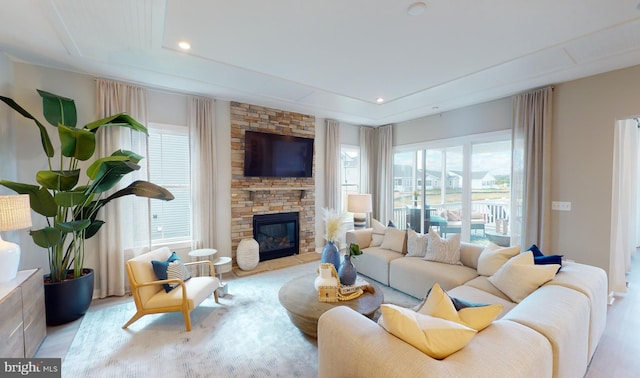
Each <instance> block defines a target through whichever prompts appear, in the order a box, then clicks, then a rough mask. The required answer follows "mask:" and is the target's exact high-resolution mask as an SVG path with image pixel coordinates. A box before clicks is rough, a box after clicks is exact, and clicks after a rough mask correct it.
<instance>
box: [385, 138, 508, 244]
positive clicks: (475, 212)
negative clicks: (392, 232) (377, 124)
mask: <svg viewBox="0 0 640 378" xmlns="http://www.w3.org/2000/svg"><path fill="white" fill-rule="evenodd" d="M393 169H394V178H395V179H394V183H395V193H394V219H395V220H396V221H397V222H398V223H399V227H400V228H404V227H411V228H413V229H415V230H418V231H421V232H426V231H427V228H428V227H432V228H433V229H434V230H435V231H437V232H439V233H440V235H443V236H447V235H448V234H452V233H460V234H462V237H463V240H466V241H472V242H478V243H486V242H487V240H488V238H489V239H490V237H491V236H492V235H495V233H501V234H502V233H504V229H503V228H500V227H499V225H500V224H504V223H505V221H506V223H507V224H508V217H509V205H510V191H511V135H510V133H508V132H497V133H488V134H482V135H474V136H469V137H464V138H455V139H451V140H441V141H437V142H431V143H423V144H420V145H412V146H403V147H399V148H397V149H396V151H394V168H393ZM401 182H402V185H400V183H401ZM422 182H424V183H425V185H424V186H422V185H421V183H422ZM414 188H415V189H414ZM451 213H453V214H451ZM465 215H466V216H465Z"/></svg>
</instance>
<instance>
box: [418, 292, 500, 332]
mask: <svg viewBox="0 0 640 378" xmlns="http://www.w3.org/2000/svg"><path fill="white" fill-rule="evenodd" d="M456 303H457V304H458V306H456ZM501 311H502V306H501V305H488V304H480V303H471V302H470V301H464V300H458V299H454V298H451V297H450V296H449V295H448V294H447V293H446V292H445V291H444V290H442V288H441V287H440V285H438V284H437V283H436V284H434V285H433V287H432V288H431V290H430V291H429V294H428V295H427V298H426V299H425V300H424V302H423V304H422V306H420V308H419V309H418V312H419V313H420V314H424V315H429V316H435V317H437V318H442V319H446V320H450V321H452V322H456V323H460V324H462V325H465V326H467V327H469V328H473V329H475V330H476V331H481V330H483V329H485V328H486V327H487V326H489V324H491V322H492V321H493V320H494V319H495V318H496V317H497V316H498V314H499V313H500V312H501Z"/></svg>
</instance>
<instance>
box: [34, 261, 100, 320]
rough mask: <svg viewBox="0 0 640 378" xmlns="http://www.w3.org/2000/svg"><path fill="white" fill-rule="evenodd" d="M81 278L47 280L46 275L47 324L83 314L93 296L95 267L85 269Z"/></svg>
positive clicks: (45, 304)
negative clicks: (59, 280) (57, 280)
mask: <svg viewBox="0 0 640 378" xmlns="http://www.w3.org/2000/svg"><path fill="white" fill-rule="evenodd" d="M82 272H83V275H82V276H80V277H79V278H74V279H69V280H65V281H62V282H47V278H48V276H49V275H45V276H44V278H45V282H44V306H45V312H46V315H47V325H49V326H56V325H60V324H64V323H68V322H71V321H74V320H76V319H78V318H80V317H81V316H83V315H84V314H85V313H86V312H87V309H89V305H90V304H91V298H92V297H93V282H94V280H93V277H94V275H93V269H86V268H85V269H83V270H82Z"/></svg>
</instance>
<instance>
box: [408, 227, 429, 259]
mask: <svg viewBox="0 0 640 378" xmlns="http://www.w3.org/2000/svg"><path fill="white" fill-rule="evenodd" d="M426 253H427V235H426V234H420V233H417V232H415V231H413V230H412V229H408V230H407V257H411V256H415V257H424V255H425V254H426Z"/></svg>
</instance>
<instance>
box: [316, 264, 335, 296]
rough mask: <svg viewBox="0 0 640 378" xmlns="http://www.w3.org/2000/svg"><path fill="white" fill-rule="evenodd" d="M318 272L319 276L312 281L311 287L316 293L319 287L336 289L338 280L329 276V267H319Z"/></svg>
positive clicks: (331, 270) (330, 270)
mask: <svg viewBox="0 0 640 378" xmlns="http://www.w3.org/2000/svg"><path fill="white" fill-rule="evenodd" d="M319 270H320V274H318V277H316V279H315V281H313V287H315V288H316V291H319V289H320V286H331V287H338V280H337V279H336V278H335V277H334V276H333V275H332V274H331V273H333V269H331V265H327V264H325V265H320V269H319Z"/></svg>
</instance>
